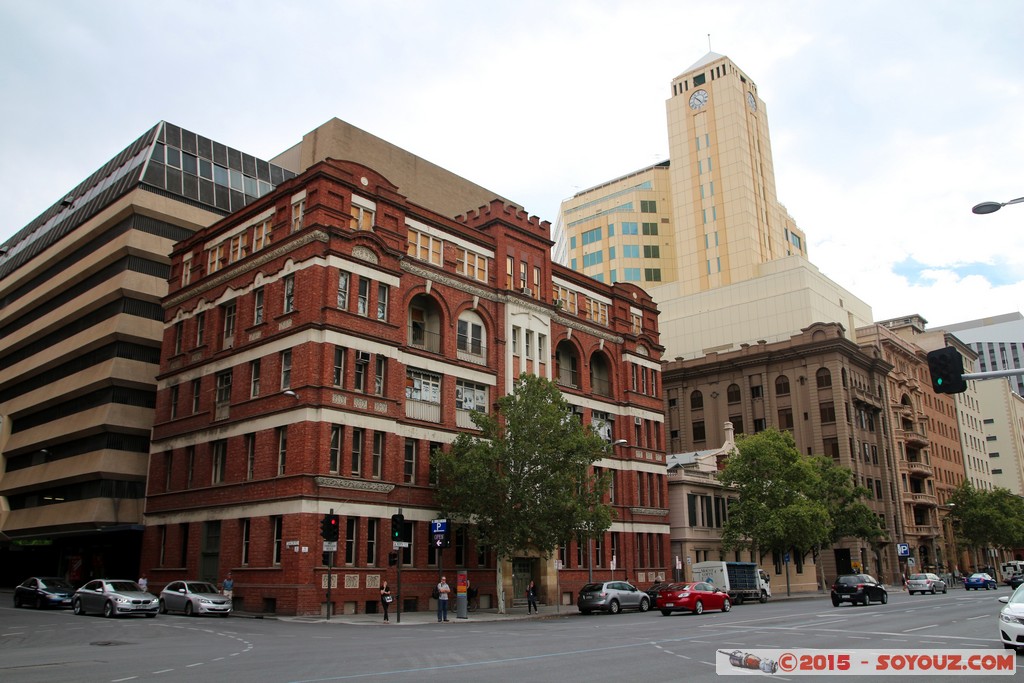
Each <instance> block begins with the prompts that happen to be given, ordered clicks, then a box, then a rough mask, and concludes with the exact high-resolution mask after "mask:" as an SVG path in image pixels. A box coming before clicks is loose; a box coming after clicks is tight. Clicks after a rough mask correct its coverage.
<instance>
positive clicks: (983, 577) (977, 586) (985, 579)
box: [964, 572, 999, 591]
mask: <svg viewBox="0 0 1024 683" xmlns="http://www.w3.org/2000/svg"><path fill="white" fill-rule="evenodd" d="M964 588H966V589H967V590H976V591H980V590H981V589H982V588H984V589H985V590H989V589H991V590H995V589H997V588H999V584H997V583H996V580H995V579H993V578H992V577H991V576H989V575H988V574H985V573H984V572H975V573H973V574H971V575H970V576H968V577H967V578H966V579H964Z"/></svg>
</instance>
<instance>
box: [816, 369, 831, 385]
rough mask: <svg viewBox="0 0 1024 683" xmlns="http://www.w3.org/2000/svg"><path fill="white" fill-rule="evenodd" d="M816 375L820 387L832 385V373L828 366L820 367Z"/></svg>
mask: <svg viewBox="0 0 1024 683" xmlns="http://www.w3.org/2000/svg"><path fill="white" fill-rule="evenodd" d="M814 376H815V378H816V379H817V380H818V388H819V389H827V388H829V387H830V386H832V373H831V372H829V371H828V368H818V372H816V373H815V374H814Z"/></svg>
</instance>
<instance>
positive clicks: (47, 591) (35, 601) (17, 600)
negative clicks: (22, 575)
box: [14, 576, 75, 609]
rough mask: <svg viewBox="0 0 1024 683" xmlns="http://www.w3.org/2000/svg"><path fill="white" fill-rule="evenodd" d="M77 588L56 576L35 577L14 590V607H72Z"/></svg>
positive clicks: (26, 580)
mask: <svg viewBox="0 0 1024 683" xmlns="http://www.w3.org/2000/svg"><path fill="white" fill-rule="evenodd" d="M74 592H75V588H74V586H72V585H71V584H70V583H68V582H67V581H65V580H64V579H61V578H58V577H56V576H33V577H32V578H30V579H25V580H24V581H22V582H21V585H20V586H18V587H16V588H15V589H14V606H15V607H21V606H22V605H31V606H32V607H35V608H36V609H43V608H45V607H71V597H72V595H74Z"/></svg>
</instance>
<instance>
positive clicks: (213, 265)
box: [206, 244, 225, 275]
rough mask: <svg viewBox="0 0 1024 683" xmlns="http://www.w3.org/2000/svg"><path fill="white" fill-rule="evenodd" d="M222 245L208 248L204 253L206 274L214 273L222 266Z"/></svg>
mask: <svg viewBox="0 0 1024 683" xmlns="http://www.w3.org/2000/svg"><path fill="white" fill-rule="evenodd" d="M224 251H225V248H224V245H223V244H218V245H216V246H213V247H210V249H209V250H208V251H207V252H206V274H207V275H210V274H211V273H216V272H217V271H218V270H220V269H221V266H223V265H224Z"/></svg>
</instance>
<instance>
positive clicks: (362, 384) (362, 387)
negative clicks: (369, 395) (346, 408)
mask: <svg viewBox="0 0 1024 683" xmlns="http://www.w3.org/2000/svg"><path fill="white" fill-rule="evenodd" d="M368 374H370V354H369V353H368V352H366V351H356V367H355V373H354V374H353V376H352V379H353V382H352V385H353V386H352V388H353V389H355V390H356V391H366V379H367V375H368Z"/></svg>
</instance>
